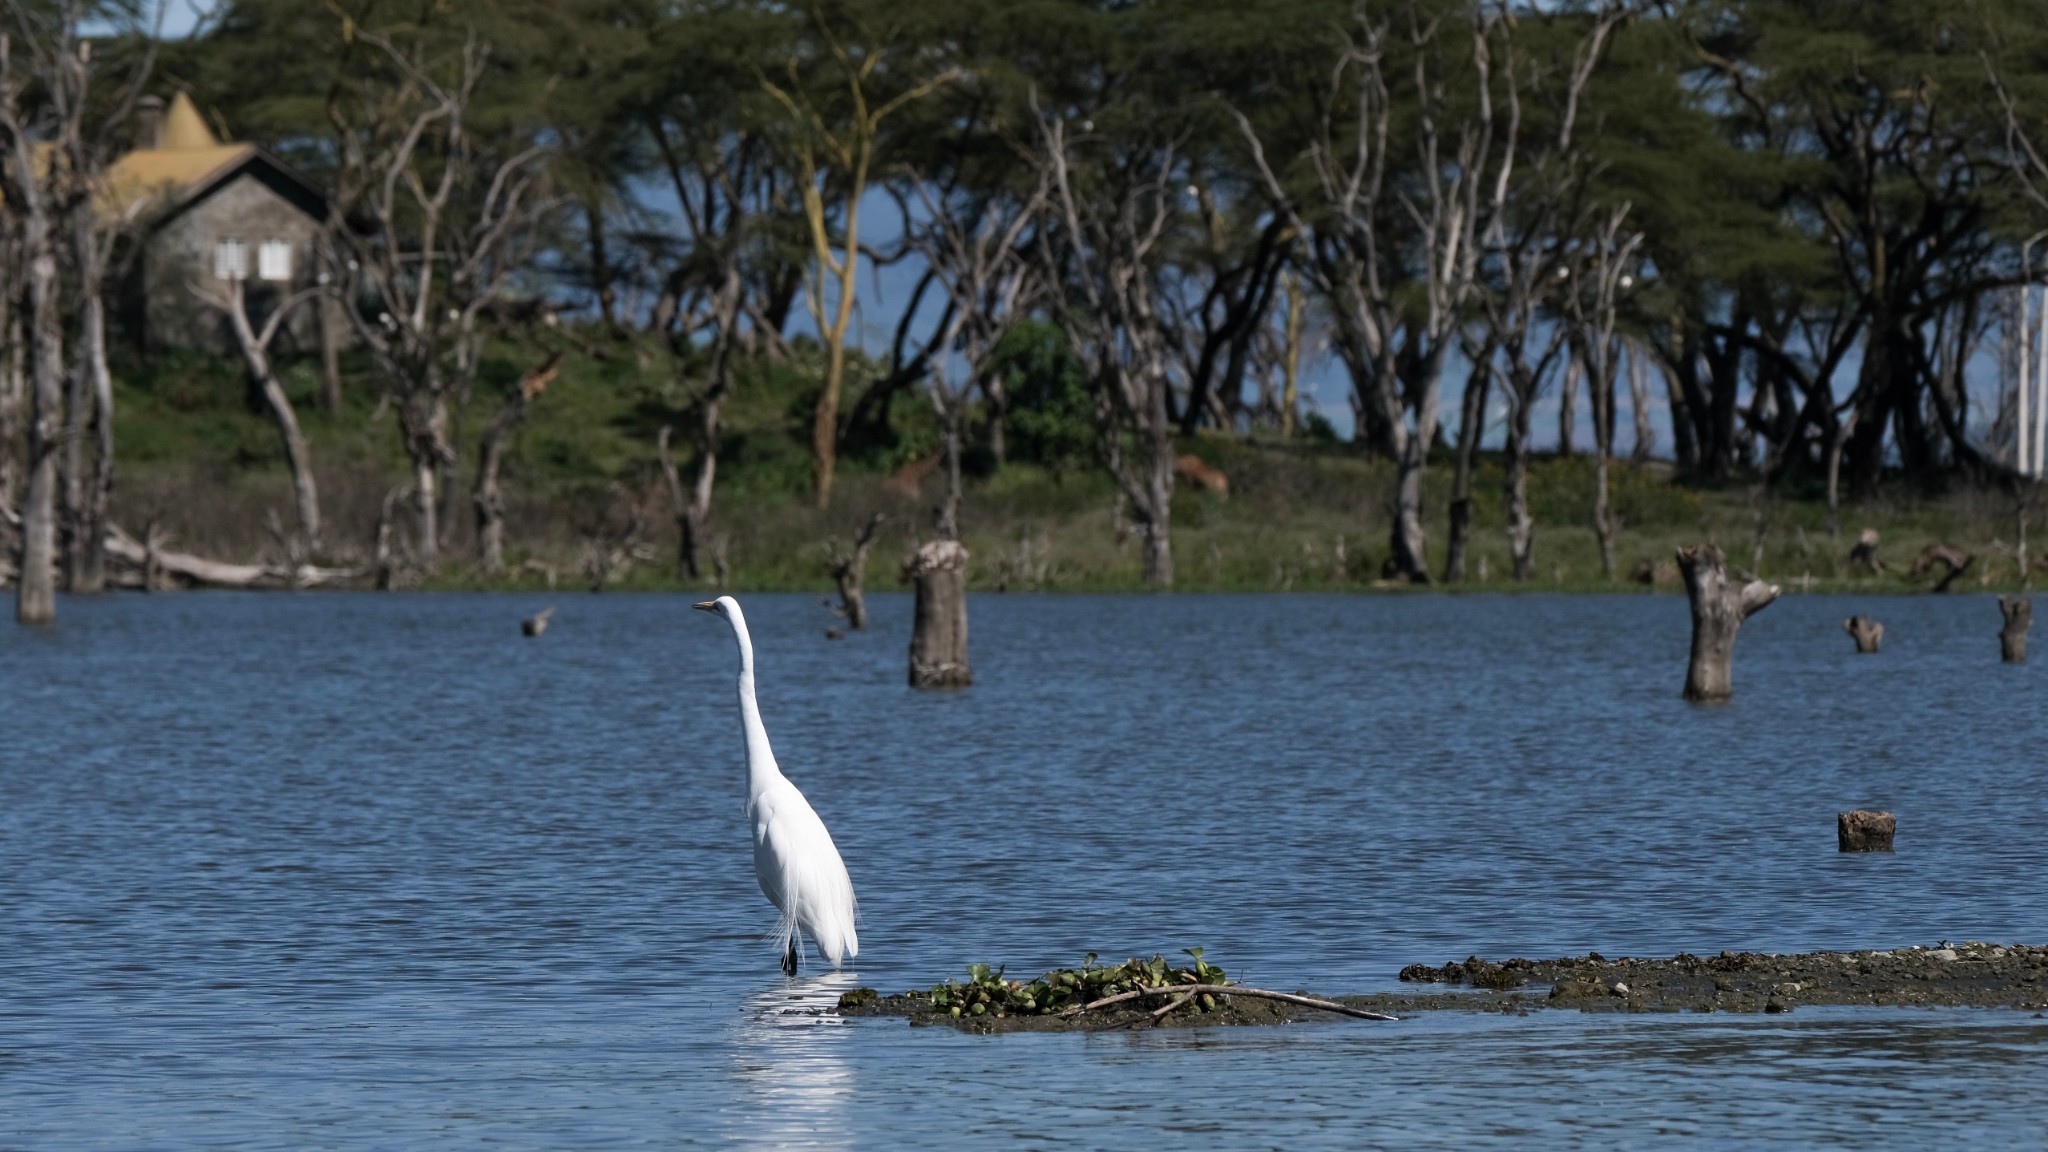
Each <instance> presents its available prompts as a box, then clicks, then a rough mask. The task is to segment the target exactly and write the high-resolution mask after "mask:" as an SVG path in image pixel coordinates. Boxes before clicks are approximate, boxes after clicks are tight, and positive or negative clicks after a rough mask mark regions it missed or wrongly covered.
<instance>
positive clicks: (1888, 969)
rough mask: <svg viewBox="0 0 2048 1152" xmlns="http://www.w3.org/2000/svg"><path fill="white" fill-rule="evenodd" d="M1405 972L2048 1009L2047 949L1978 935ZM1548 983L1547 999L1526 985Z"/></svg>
mask: <svg viewBox="0 0 2048 1152" xmlns="http://www.w3.org/2000/svg"><path fill="white" fill-rule="evenodd" d="M1400 978H1401V979H1402V980H1403V981H1405V982H1407V983H1427V984H1451V985H1462V986H1467V987H1472V988H1484V989H1491V990H1494V991H1499V992H1509V993H1512V994H1513V995H1512V998H1513V999H1516V1000H1521V1001H1524V1002H1525V1003H1527V1004H1528V1005H1529V1006H1531V1007H1536V1006H1541V1007H1550V1008H1579V1009H1582V1010H1584V1011H1589V1012H1599V1011H1610V1012H1686V1011H1693V1012H1789V1011H1792V1010H1793V1008H1795V1007H1798V1006H1802V1005H1817V1004H1828V1005H1847V1004H1874V1005H1888V1006H1895V1007H1929V1006H1944V1005H1949V1006H1971V1007H1986V1008H2021V1009H2027V1010H2031V1011H2041V1010H2048V947H2032V946H2026V945H1998V944H1987V943H1984V942H1981V941H1971V942H1969V943H1965V944H1958V945H1953V946H1951V945H1949V944H1948V943H1947V942H1946V941H1943V942H1942V944H1941V946H1939V947H1935V948H1922V947H1913V948H1899V949H1893V950H1890V951H1868V952H1809V953H1802V954H1798V955H1789V956H1781V955H1775V954H1772V953H1767V952H1722V953H1721V954H1720V955H1718V956H1704V957H1702V956H1694V955H1691V954H1689V953H1683V952H1681V953H1679V954H1678V955H1676V956H1673V957H1671V958H1670V959H1668V960H1657V959H1639V958H1630V957H1622V958H1617V959H1613V960H1609V959H1607V958H1606V957H1604V956H1602V955H1600V954H1599V953H1598V952H1588V953H1587V954H1586V955H1584V956H1576V957H1573V956H1568V957H1564V958H1562V959H1557V960H1522V959H1513V960H1503V961H1499V962H1497V963H1496V962H1494V961H1489V960H1482V959H1480V958H1479V957H1477V956H1473V957H1469V958H1467V959H1465V960H1462V961H1452V962H1451V963H1448V964H1444V965H1441V966H1439V967H1434V968H1433V967H1430V966H1428V965H1425V964H1412V965H1409V966H1408V967H1406V968H1403V969H1402V970H1401V973H1400ZM1546 984H1547V985H1549V991H1548V993H1547V994H1545V995H1541V996H1538V995H1535V994H1532V993H1527V992H1521V991H1519V990H1520V989H1524V988H1531V987H1535V986H1541V985H1546ZM1451 998H1455V997H1446V999H1451ZM1507 998H1509V997H1502V999H1507ZM1346 1002H1347V1003H1350V1002H1353V1001H1352V1000H1350V999H1349V998H1347V1001H1346Z"/></svg>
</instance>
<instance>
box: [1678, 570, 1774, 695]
mask: <svg viewBox="0 0 2048 1152" xmlns="http://www.w3.org/2000/svg"><path fill="white" fill-rule="evenodd" d="M1678 568H1679V571H1680V572H1681V573H1682V574H1683V575H1684V577H1685V595H1686V599H1687V600H1689V601H1691V602H1692V656H1691V658H1690V660H1689V662H1688V663H1687V665H1686V670H1685V698H1686V699H1687V700H1726V699H1728V697H1729V696H1730V695H1732V694H1733V693H1734V690H1735V673H1734V663H1735V633H1736V630H1737V629H1739V628H1741V627H1742V622H1743V621H1744V620H1747V619H1749V618H1750V617H1751V616H1754V615H1756V614H1757V613H1758V612H1760V611H1762V610H1763V609H1764V606H1765V605H1767V604H1769V603H1770V602H1771V601H1773V600H1776V599H1777V598H1778V586H1777V585H1776V584H1766V583H1764V582H1763V581H1761V580H1751V581H1750V582H1749V583H1747V584H1742V585H1737V584H1735V583H1734V582H1732V581H1731V580H1730V579H1729V577H1728V559H1727V557H1726V556H1724V555H1722V554H1721V550H1720V549H1719V548H1717V547H1715V546H1714V545H1712V544H1697V545H1694V546H1693V547H1691V548H1681V549H1679V550H1678Z"/></svg>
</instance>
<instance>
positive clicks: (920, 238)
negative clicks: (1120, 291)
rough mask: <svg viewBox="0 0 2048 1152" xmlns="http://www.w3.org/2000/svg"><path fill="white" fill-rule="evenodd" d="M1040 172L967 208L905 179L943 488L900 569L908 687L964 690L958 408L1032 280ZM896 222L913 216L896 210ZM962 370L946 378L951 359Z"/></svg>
mask: <svg viewBox="0 0 2048 1152" xmlns="http://www.w3.org/2000/svg"><path fill="white" fill-rule="evenodd" d="M1047 171H1048V170H1047V169H1045V168H1040V169H1038V172H1039V179H1038V182H1037V184H1036V186H1035V187H1034V188H1032V189H1031V191H1030V193H1029V194H1028V195H1023V196H1016V197H1007V196H998V197H989V198H982V199H980V200H978V202H976V203H975V204H972V205H963V204H957V203H947V200H948V196H947V193H946V190H945V189H943V188H938V187H935V186H934V185H933V183H932V182H931V181H929V180H927V179H924V178H922V177H920V176H918V175H916V174H915V173H911V174H909V176H908V178H907V183H908V184H909V185H910V187H911V189H912V190H913V191H914V193H915V195H916V197H917V199H918V201H919V202H920V203H921V204H922V206H923V208H924V211H923V213H922V215H923V217H924V220H923V222H922V223H921V224H920V225H918V226H916V227H914V228H912V229H911V230H910V233H909V235H908V240H909V242H910V243H911V245H912V246H913V247H915V248H916V249H917V250H918V251H919V252H920V253H922V254H923V256H924V258H925V264H926V267H928V268H929V269H930V270H931V273H932V275H933V277H934V279H936V280H937V281H938V283H939V284H940V286H941V287H942V288H943V289H944V290H945V293H946V308H945V310H944V312H943V313H942V315H941V318H940V321H939V333H938V336H937V338H936V339H935V340H934V342H933V347H935V348H936V349H937V350H938V353H939V354H938V355H937V356H935V357H933V358H932V359H931V361H930V370H929V373H928V378H927V382H926V390H927V392H928V393H929V395H930V396H931V401H932V406H933V407H934V408H935V409H936V410H937V412H938V416H939V428H940V436H941V439H942V441H943V455H944V459H945V464H946V490H945V495H944V497H943V498H942V499H941V500H940V503H939V506H938V509H937V512H936V515H935V516H934V522H935V526H936V528H937V532H938V539H936V540H933V541H930V542H928V543H926V544H925V545H923V546H922V547H920V548H919V549H918V551H917V554H916V555H915V556H913V557H912V558H911V560H910V561H909V562H908V563H907V564H905V565H904V568H903V578H904V579H906V580H909V581H911V582H912V584H913V585H914V587H915V593H916V612H915V614H914V616H913V619H912V627H911V636H910V684H911V687H913V688H964V687H966V686H967V685H969V684H971V683H973V682H974V674H973V672H972V671H971V669H970V665H969V664H968V662H967V562H968V559H969V556H968V552H967V549H966V548H965V547H963V546H962V545H961V543H960V500H961V484H960V452H961V438H962V426H963V424H964V423H965V421H966V415H967V405H968V401H969V399H970V397H971V396H972V395H973V394H974V392H975V391H976V389H977V387H979V388H980V390H981V391H982V392H983V393H984V394H987V393H988V391H989V389H988V387H987V382H986V380H985V379H984V377H985V376H986V374H987V365H988V362H989V357H990V355H991V354H992V353H993V352H994V351H995V347H996V344H997V343H998V342H999V341H1000V340H1001V339H1002V337H1003V334H1004V333H1005V332H1007V331H1008V330H1009V328H1010V325H1011V324H1012V323H1013V322H1015V320H1016V319H1017V318H1018V317H1019V316H1020V315H1021V314H1022V313H1023V311H1024V309H1025V307H1026V300H1027V298H1028V296H1029V295H1030V285H1031V284H1032V281H1033V277H1032V266H1031V264H1030V262H1029V259H1028V256H1027V253H1026V252H1025V250H1024V244H1023V241H1024V234H1025V232H1026V231H1027V230H1028V229H1029V228H1030V226H1031V225H1032V223H1033V222H1034V221H1036V220H1038V219H1039V218H1040V216H1041V214H1042V211H1043V208H1044V205H1045V201H1046V194H1047ZM904 217H905V219H913V218H914V217H913V216H912V214H911V213H909V212H908V211H906V212H905V213H904ZM956 351H957V353H958V355H959V357H960V360H961V364H962V367H963V371H961V372H959V373H957V374H956V373H955V372H954V370H953V364H952V353H954V352H956Z"/></svg>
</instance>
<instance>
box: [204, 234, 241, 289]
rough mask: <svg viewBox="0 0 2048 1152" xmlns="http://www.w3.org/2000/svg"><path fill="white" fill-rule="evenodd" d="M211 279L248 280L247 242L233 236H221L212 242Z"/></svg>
mask: <svg viewBox="0 0 2048 1152" xmlns="http://www.w3.org/2000/svg"><path fill="white" fill-rule="evenodd" d="M213 278H214V279H216V280H246V279H248V278H249V245H248V242H247V241H244V240H241V239H238V238H236V237H233V236H223V237H222V238H220V239H219V240H216V241H215V242H214V245H213Z"/></svg>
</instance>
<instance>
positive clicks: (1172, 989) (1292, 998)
mask: <svg viewBox="0 0 2048 1152" xmlns="http://www.w3.org/2000/svg"><path fill="white" fill-rule="evenodd" d="M1181 992H1185V993H1187V994H1188V995H1190V996H1198V995H1200V994H1202V993H1204V992H1207V993H1209V994H1210V995H1213V996H1249V997H1252V998H1253V999H1256V1000H1278V1001H1280V1002H1281V1003H1283V1004H1298V1005H1300V1006H1301V1007H1303V1008H1315V1009H1318V1010H1320V1011H1324V1012H1335V1013H1337V1014H1339V1015H1342V1016H1353V1017H1356V1018H1358V1019H1360V1020H1399V1019H1400V1017H1399V1016H1389V1015H1387V1014H1386V1013H1384V1012H1368V1011H1366V1010H1365V1009H1363V1008H1353V1007H1351V1006H1350V1005H1348V1004H1339V1003H1337V1002H1336V1001H1335V1000H1324V999H1321V998H1320V997H1316V996H1297V995H1295V994H1294V993H1292V992H1273V991H1269V990H1267V989H1265V988H1248V987H1246V986H1244V985H1242V984H1170V985H1167V986H1165V987H1162V988H1140V989H1138V990H1137V991H1135V992H1119V993H1117V994H1116V995H1114V996H1104V997H1103V998H1102V999H1100V1000H1095V1001H1092V1002H1090V1003H1087V1004H1081V1005H1078V1006H1076V1007H1073V1008H1068V1009H1066V1010H1065V1011H1062V1012H1061V1013H1060V1015H1061V1016H1078V1015H1080V1014H1081V1013H1083V1012H1093V1011H1096V1010H1097V1009H1101V1008H1107V1007H1109V1006H1111V1005H1113V1004H1121V1003H1123V1002H1124V1001H1126V1000H1136V999H1138V998H1139V997H1141V996H1171V995H1174V994H1175V993H1181Z"/></svg>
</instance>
